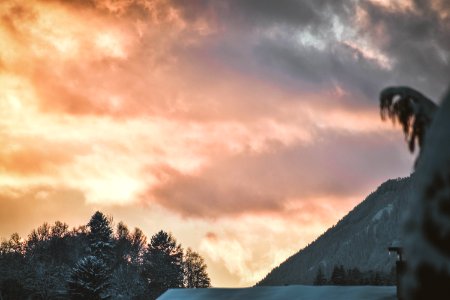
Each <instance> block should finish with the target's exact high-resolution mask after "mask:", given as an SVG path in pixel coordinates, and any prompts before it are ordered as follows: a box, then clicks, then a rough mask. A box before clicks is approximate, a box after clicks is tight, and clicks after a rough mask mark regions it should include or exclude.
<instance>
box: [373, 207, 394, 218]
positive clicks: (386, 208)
mask: <svg viewBox="0 0 450 300" xmlns="http://www.w3.org/2000/svg"><path fill="white" fill-rule="evenodd" d="M393 209H394V206H393V205H392V204H389V205H388V206H386V207H385V208H382V209H380V210H379V211H378V212H377V213H376V214H375V215H374V216H373V218H372V222H376V221H378V220H380V219H381V217H383V214H384V213H385V212H386V213H387V214H390V213H391V212H392V210H393Z"/></svg>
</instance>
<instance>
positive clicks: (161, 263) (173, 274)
mask: <svg viewBox="0 0 450 300" xmlns="http://www.w3.org/2000/svg"><path fill="white" fill-rule="evenodd" d="M144 277H145V278H146V279H147V282H148V284H149V288H150V292H151V296H152V297H154V298H157V297H158V296H159V295H161V294H162V293H163V292H165V291H166V290H167V289H169V288H179V287H183V250H182V248H181V246H180V245H178V244H177V242H176V240H175V239H174V238H173V236H172V235H171V234H169V233H167V232H165V231H162V230H161V231H159V232H158V233H157V234H155V235H154V236H152V238H151V241H150V243H149V244H148V248H147V251H146V253H145V254H144Z"/></svg>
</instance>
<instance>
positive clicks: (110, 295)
mask: <svg viewBox="0 0 450 300" xmlns="http://www.w3.org/2000/svg"><path fill="white" fill-rule="evenodd" d="M206 268H207V266H206V264H205V262H204V260H203V258H202V257H201V256H200V255H199V254H198V253H196V252H195V251H193V250H191V249H190V248H188V249H187V250H186V251H184V249H183V248H182V247H181V245H180V244H178V243H177V241H176V239H175V238H174V237H173V236H172V235H171V234H170V233H167V232H165V231H162V230H161V231H159V232H158V233H156V234H155V235H153V236H152V237H151V239H150V241H149V242H148V243H147V238H146V236H145V235H144V233H143V232H142V230H140V229H139V228H135V229H134V230H133V231H130V230H129V229H128V227H127V226H126V225H125V224H124V223H122V222H120V223H118V224H117V227H116V230H115V232H114V230H113V228H112V218H108V217H106V216H105V215H104V214H103V213H101V212H99V211H97V212H95V213H94V215H92V217H91V218H90V220H89V222H88V223H87V225H82V226H79V227H78V228H73V229H72V230H69V227H68V225H67V224H66V223H62V222H59V221H57V222H55V223H54V225H49V224H47V223H44V224H43V225H41V226H39V227H38V228H37V229H34V230H33V231H32V232H31V233H30V234H29V235H28V238H27V239H25V240H23V239H21V238H20V237H19V235H18V234H17V233H14V234H12V235H11V237H10V239H9V240H4V241H2V243H1V245H0V299H1V300H7V299H156V298H157V297H158V296H159V295H161V294H162V293H164V292H165V291H166V290H167V289H169V288H204V287H209V286H210V278H209V276H208V273H207V270H206Z"/></svg>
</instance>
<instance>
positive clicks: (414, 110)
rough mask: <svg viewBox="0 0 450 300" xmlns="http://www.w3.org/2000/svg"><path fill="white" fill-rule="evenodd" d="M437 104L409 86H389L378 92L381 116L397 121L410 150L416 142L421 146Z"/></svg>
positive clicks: (412, 150)
mask: <svg viewBox="0 0 450 300" xmlns="http://www.w3.org/2000/svg"><path fill="white" fill-rule="evenodd" d="M437 108H438V107H437V105H436V104H435V103H434V102H433V101H431V100H430V99H428V98H427V97H426V96H424V95H423V94H422V93H420V92H418V91H416V90H414V89H412V88H410V87H403V86H400V87H389V88H386V89H384V90H383V91H382V92H381V94H380V112H381V118H382V119H383V120H385V119H386V118H389V119H391V120H392V121H393V122H396V121H398V122H399V123H400V125H401V126H402V128H403V133H404V134H405V138H406V140H407V142H408V147H409V150H410V151H411V152H414V149H415V147H416V144H417V145H419V147H420V148H421V147H422V145H423V141H424V138H425V134H426V131H427V130H428V128H429V127H430V124H431V121H432V120H433V116H434V114H435V112H436V110H437Z"/></svg>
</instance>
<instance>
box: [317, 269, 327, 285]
mask: <svg viewBox="0 0 450 300" xmlns="http://www.w3.org/2000/svg"><path fill="white" fill-rule="evenodd" d="M326 283H327V279H326V278H325V275H324V274H323V271H322V268H321V267H319V269H317V275H316V278H315V279H314V285H324V284H326Z"/></svg>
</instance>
